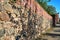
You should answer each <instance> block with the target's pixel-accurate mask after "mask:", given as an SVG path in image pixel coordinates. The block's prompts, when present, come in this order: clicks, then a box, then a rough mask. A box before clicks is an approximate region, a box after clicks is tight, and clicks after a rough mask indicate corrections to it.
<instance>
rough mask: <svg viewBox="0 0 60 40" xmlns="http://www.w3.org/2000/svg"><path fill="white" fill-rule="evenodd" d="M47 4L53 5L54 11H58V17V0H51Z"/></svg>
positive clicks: (59, 3)
mask: <svg viewBox="0 0 60 40" xmlns="http://www.w3.org/2000/svg"><path fill="white" fill-rule="evenodd" d="M48 4H49V5H53V6H54V7H55V8H56V11H57V12H59V17H60V0H51V1H50V2H49V3H48Z"/></svg>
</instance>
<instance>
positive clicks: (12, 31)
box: [6, 27, 15, 35]
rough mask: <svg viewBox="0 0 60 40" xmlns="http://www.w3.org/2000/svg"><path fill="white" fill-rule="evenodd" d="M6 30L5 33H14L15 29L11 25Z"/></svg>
mask: <svg viewBox="0 0 60 40" xmlns="http://www.w3.org/2000/svg"><path fill="white" fill-rule="evenodd" d="M6 32H7V35H14V33H15V29H14V28H13V27H11V28H9V29H7V30H6Z"/></svg>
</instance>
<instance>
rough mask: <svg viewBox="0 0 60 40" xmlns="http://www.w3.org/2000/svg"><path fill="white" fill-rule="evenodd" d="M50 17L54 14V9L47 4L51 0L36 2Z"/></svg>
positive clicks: (38, 0)
mask: <svg viewBox="0 0 60 40" xmlns="http://www.w3.org/2000/svg"><path fill="white" fill-rule="evenodd" d="M36 1H37V2H38V3H39V4H40V5H41V6H42V7H43V8H44V9H45V10H46V11H47V12H48V14H50V15H53V14H55V13H56V8H55V7H53V6H52V5H48V2H50V1H51V0H36Z"/></svg>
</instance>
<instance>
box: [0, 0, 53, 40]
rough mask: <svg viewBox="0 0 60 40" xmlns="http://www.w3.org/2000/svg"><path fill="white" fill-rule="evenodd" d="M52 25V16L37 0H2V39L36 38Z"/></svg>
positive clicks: (0, 39) (0, 38) (0, 3)
mask: <svg viewBox="0 0 60 40" xmlns="http://www.w3.org/2000/svg"><path fill="white" fill-rule="evenodd" d="M2 1H3V2H2ZM51 25H52V17H51V16H50V15H49V14H47V12H46V11H45V10H44V9H43V8H42V7H41V6H39V4H38V3H37V2H36V1H35V0H16V3H12V0H1V1H0V40H35V39H36V38H37V37H39V36H40V35H41V33H44V32H45V31H46V30H47V29H49V28H50V27H51Z"/></svg>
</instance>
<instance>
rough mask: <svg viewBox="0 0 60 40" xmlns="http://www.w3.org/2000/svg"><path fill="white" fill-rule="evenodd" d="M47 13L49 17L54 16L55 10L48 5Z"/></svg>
mask: <svg viewBox="0 0 60 40" xmlns="http://www.w3.org/2000/svg"><path fill="white" fill-rule="evenodd" d="M47 12H48V13H49V14H50V15H54V14H56V8H55V7H53V6H52V5H48V8H47Z"/></svg>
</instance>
